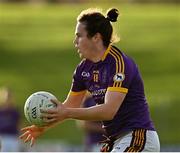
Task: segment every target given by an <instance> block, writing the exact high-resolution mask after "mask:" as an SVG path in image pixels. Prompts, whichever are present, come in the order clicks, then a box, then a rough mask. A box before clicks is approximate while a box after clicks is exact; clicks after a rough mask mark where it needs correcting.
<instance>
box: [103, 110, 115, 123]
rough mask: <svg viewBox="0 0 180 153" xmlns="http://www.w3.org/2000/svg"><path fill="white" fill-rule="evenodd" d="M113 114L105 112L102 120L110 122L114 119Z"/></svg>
mask: <svg viewBox="0 0 180 153" xmlns="http://www.w3.org/2000/svg"><path fill="white" fill-rule="evenodd" d="M115 114H116V113H114V112H105V113H104V115H103V120H104V121H109V120H112V119H113V118H114V116H115Z"/></svg>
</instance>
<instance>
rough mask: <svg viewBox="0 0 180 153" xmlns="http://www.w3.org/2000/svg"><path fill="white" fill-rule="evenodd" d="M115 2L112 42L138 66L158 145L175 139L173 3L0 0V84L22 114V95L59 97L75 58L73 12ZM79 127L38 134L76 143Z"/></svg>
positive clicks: (179, 61) (179, 79)
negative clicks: (22, 0) (23, 0)
mask: <svg viewBox="0 0 180 153" xmlns="http://www.w3.org/2000/svg"><path fill="white" fill-rule="evenodd" d="M97 6H99V7H102V8H103V10H106V9H107V8H109V7H113V6H116V7H117V8H118V9H119V10H120V12H121V16H120V19H119V22H118V23H115V24H114V26H115V29H116V31H117V33H118V34H119V35H120V37H121V41H120V42H119V43H118V44H117V46H119V47H120V48H121V49H122V50H123V51H124V52H126V53H127V54H128V55H129V56H131V57H133V58H134V60H135V61H136V63H137V64H138V65H139V67H140V70H141V73H142V76H143V78H144V83H145V91H146V95H147V99H148V102H149V106H150V110H151V116H152V119H153V121H154V123H155V126H156V129H157V131H158V133H159V136H160V140H161V142H162V144H178V143H179V140H180V133H179V132H178V131H179V129H180V123H178V119H179V108H180V107H179V106H180V103H179V101H180V97H179V95H178V94H179V86H178V85H179V84H180V52H179V51H180V46H179V45H178V42H179V41H180V37H179V36H180V29H179V27H180V16H179V15H180V9H179V5H170V4H169V5H163V4H161V5H160V4H159V5H157V4H151V5H145V4H144V5H140V4H131V5H130V4H121V3H104V4H101V3H98V4H97V3H88V4H82V5H75V4H74V5H65V4H61V5H41V6H40V5H37V6H35V5H25V4H21V5H15V4H14V5H12V4H9V5H5V4H0V74H1V75H0V85H8V86H10V87H11V88H12V89H13V90H14V92H15V96H16V100H17V105H18V107H19V109H20V111H21V113H22V126H25V125H27V124H28V123H27V121H26V120H25V118H24V115H23V105H24V102H25V100H26V98H27V97H28V96H29V95H30V94H31V93H33V92H36V91H39V90H44V91H50V92H52V93H53V94H55V95H56V96H57V97H58V98H59V99H60V100H61V101H63V100H64V99H65V97H66V95H67V93H68V91H69V88H70V85H71V78H72V74H73V71H74V69H75V67H76V64H78V63H79V61H80V59H79V57H78V55H77V53H76V51H75V49H74V47H73V43H72V41H73V38H74V29H75V25H76V17H77V15H78V14H79V13H80V11H81V10H83V9H85V8H88V7H97ZM82 135H83V132H82V131H80V130H79V129H77V128H76V125H75V123H74V121H67V122H65V123H63V124H62V125H59V126H58V127H55V128H54V129H53V130H50V131H48V132H47V133H46V134H45V135H44V136H42V139H62V140H65V141H68V142H70V143H80V141H81V138H82Z"/></svg>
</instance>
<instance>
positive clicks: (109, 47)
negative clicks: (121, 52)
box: [101, 45, 111, 61]
mask: <svg viewBox="0 0 180 153" xmlns="http://www.w3.org/2000/svg"><path fill="white" fill-rule="evenodd" d="M110 49H111V45H109V46H108V48H107V49H106V51H105V52H104V55H103V57H102V58H101V60H102V61H104V60H105V58H106V56H107V54H108V53H109V51H110Z"/></svg>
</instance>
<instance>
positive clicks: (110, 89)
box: [107, 87, 128, 93]
mask: <svg viewBox="0 0 180 153" xmlns="http://www.w3.org/2000/svg"><path fill="white" fill-rule="evenodd" d="M107 90H108V91H118V92H123V93H128V89H127V88H122V87H108V88H107Z"/></svg>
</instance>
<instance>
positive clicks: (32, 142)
mask: <svg viewBox="0 0 180 153" xmlns="http://www.w3.org/2000/svg"><path fill="white" fill-rule="evenodd" d="M34 143H35V139H34V137H31V143H30V146H31V147H32V146H33V145H34Z"/></svg>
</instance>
